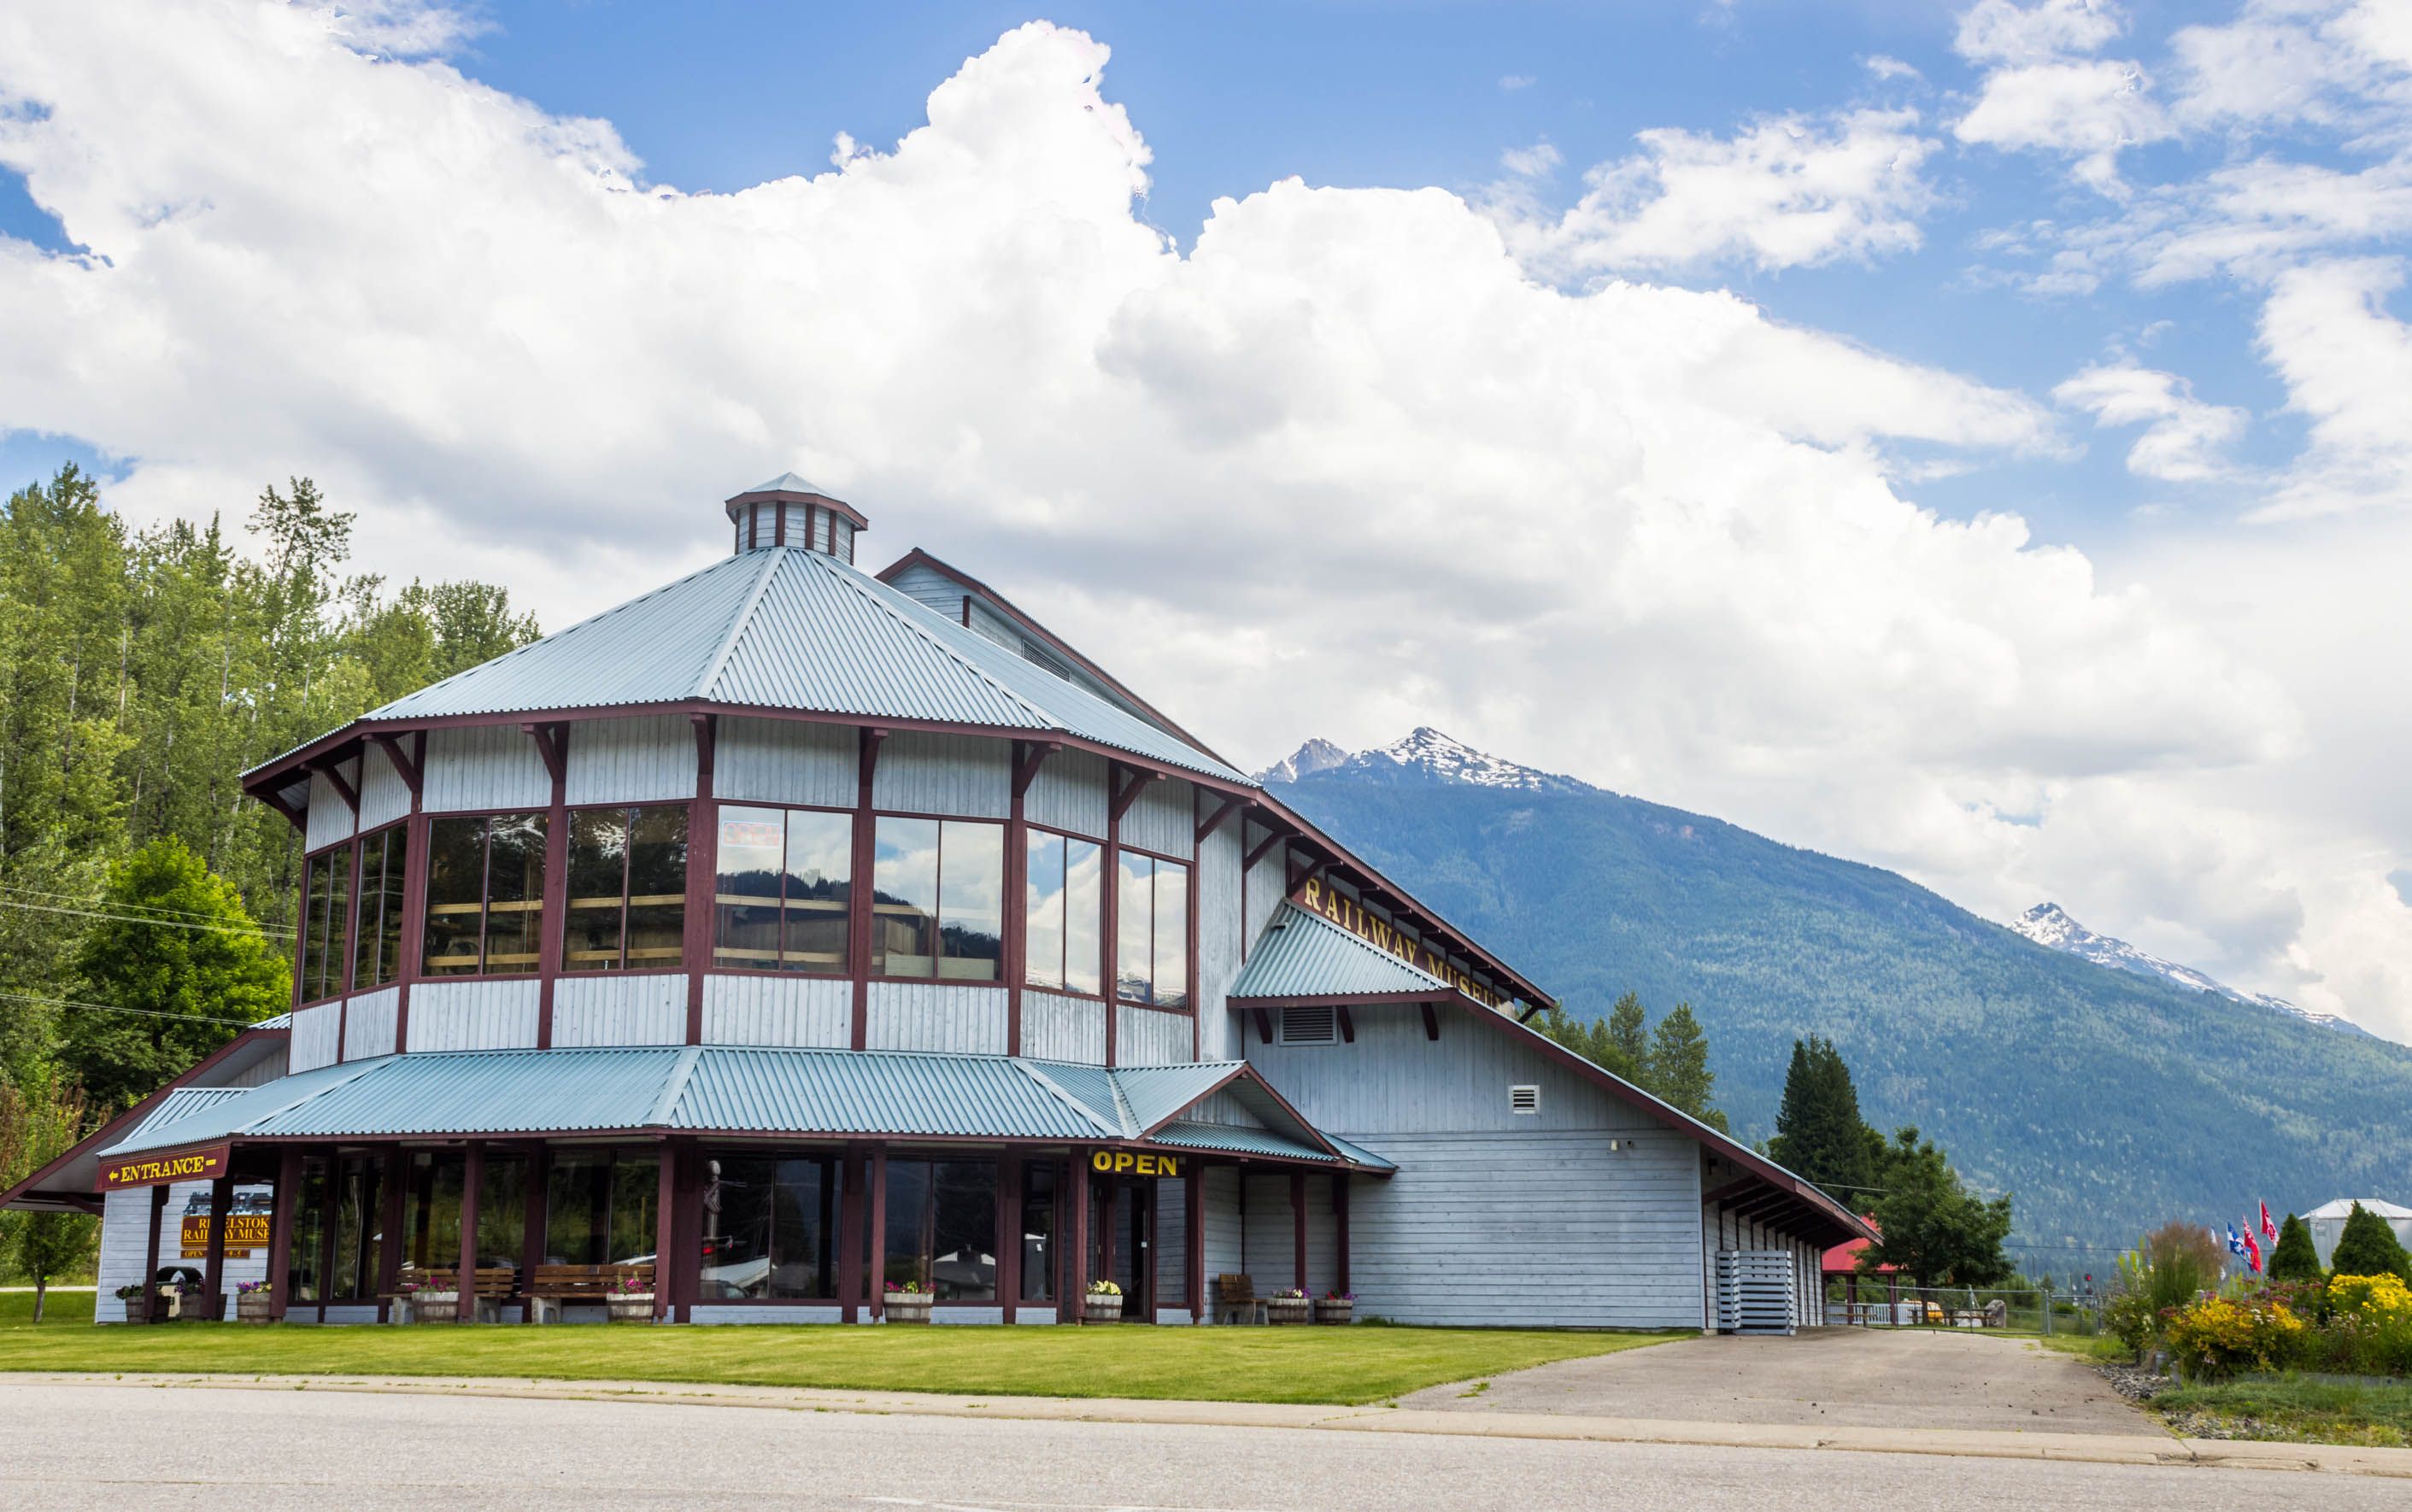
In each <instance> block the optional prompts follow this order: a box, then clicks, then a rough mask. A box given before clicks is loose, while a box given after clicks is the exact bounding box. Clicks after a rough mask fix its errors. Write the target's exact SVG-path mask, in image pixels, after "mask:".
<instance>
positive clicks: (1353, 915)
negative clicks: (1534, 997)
mask: <svg viewBox="0 0 2412 1512" xmlns="http://www.w3.org/2000/svg"><path fill="white" fill-rule="evenodd" d="M1289 901H1290V903H1292V904H1293V905H1295V906H1297V907H1300V908H1303V909H1305V910H1306V911H1307V912H1308V913H1310V914H1320V915H1322V916H1323V917H1325V918H1327V919H1330V920H1331V922H1332V923H1334V924H1337V925H1339V926H1340V927H1341V928H1342V929H1344V930H1346V931H1347V932H1349V933H1351V934H1353V935H1355V936H1357V938H1359V939H1360V940H1362V941H1364V942H1365V943H1366V944H1367V945H1370V946H1374V947H1377V948H1379V949H1383V950H1387V951H1389V952H1390V954H1391V955H1394V956H1396V957H1398V958H1399V959H1400V960H1401V961H1404V962H1406V963H1407V964H1408V965H1410V966H1413V967H1415V968H1416V969H1417V970H1418V971H1420V972H1424V973H1426V974H1428V975H1430V976H1437V977H1439V978H1440V979H1441V980H1442V981H1445V982H1447V983H1449V986H1451V987H1454V988H1456V989H1457V990H1458V991H1460V992H1462V993H1463V994H1464V995H1465V996H1467V997H1470V998H1472V999H1473V1000H1474V1001H1475V1002H1477V1003H1479V1004H1481V1005H1482V1006H1484V1007H1486V1008H1496V1007H1499V1006H1502V1005H1504V1004H1505V1003H1506V1002H1507V999H1506V998H1505V997H1504V996H1502V995H1501V994H1500V993H1499V992H1497V991H1493V988H1492V987H1491V985H1490V984H1489V983H1487V982H1484V981H1482V980H1481V979H1479V978H1478V977H1476V976H1472V975H1470V974H1469V973H1466V972H1463V971H1460V970H1459V969H1458V968H1457V967H1455V966H1452V965H1450V964H1449V957H1448V956H1447V955H1446V954H1444V953H1443V952H1441V951H1438V950H1434V949H1433V948H1432V947H1430V946H1424V945H1418V944H1417V943H1416V942H1415V940H1414V939H1412V938H1411V937H1409V936H1408V934H1407V932H1405V931H1404V930H1402V929H1400V928H1399V927H1398V926H1397V925H1395V924H1392V923H1391V922H1390V920H1388V919H1383V918H1375V917H1374V916H1373V915H1371V914H1369V913H1367V912H1366V911H1365V910H1364V909H1362V908H1360V907H1359V906H1358V905H1357V903H1356V900H1354V899H1352V898H1350V897H1349V896H1348V895H1347V894H1346V893H1344V892H1341V891H1339V890H1338V889H1336V888H1327V887H1325V886H1324V885H1323V879H1322V878H1320V877H1310V878H1308V879H1307V882H1306V885H1305V886H1304V887H1302V888H1299V889H1298V891H1297V892H1296V893H1294V894H1292V895H1291V897H1290V900H1289Z"/></svg>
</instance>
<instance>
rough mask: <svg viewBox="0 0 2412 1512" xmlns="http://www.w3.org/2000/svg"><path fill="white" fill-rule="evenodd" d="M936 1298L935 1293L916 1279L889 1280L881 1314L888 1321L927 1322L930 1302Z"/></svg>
mask: <svg viewBox="0 0 2412 1512" xmlns="http://www.w3.org/2000/svg"><path fill="white" fill-rule="evenodd" d="M936 1299H937V1297H936V1294H935V1293H934V1292H932V1291H931V1290H930V1288H929V1287H927V1286H924V1285H923V1284H920V1283H919V1282H918V1281H907V1282H903V1283H898V1282H893V1281H891V1282H890V1283H889V1284H888V1292H887V1297H886V1305H885V1307H884V1308H883V1310H882V1315H884V1316H885V1317H886V1318H887V1319H888V1321H889V1322H890V1323H927V1322H929V1321H930V1304H931V1303H932V1302H933V1301H935V1300H936Z"/></svg>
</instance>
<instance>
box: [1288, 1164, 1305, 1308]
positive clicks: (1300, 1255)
mask: <svg viewBox="0 0 2412 1512" xmlns="http://www.w3.org/2000/svg"><path fill="white" fill-rule="evenodd" d="M1289 1222H1290V1230H1291V1235H1292V1239H1293V1247H1294V1250H1295V1259H1296V1261H1297V1265H1296V1270H1297V1272H1298V1279H1297V1280H1296V1281H1293V1282H1291V1283H1290V1284H1291V1285H1293V1286H1296V1287H1297V1288H1298V1289H1299V1290H1301V1291H1304V1290H1306V1172H1304V1171H1292V1172H1290V1173H1289Z"/></svg>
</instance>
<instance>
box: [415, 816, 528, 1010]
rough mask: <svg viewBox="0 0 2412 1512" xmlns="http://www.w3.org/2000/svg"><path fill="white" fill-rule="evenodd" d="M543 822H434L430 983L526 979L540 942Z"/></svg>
mask: <svg viewBox="0 0 2412 1512" xmlns="http://www.w3.org/2000/svg"><path fill="white" fill-rule="evenodd" d="M544 820H545V816H544V815H542V814H495V815H475V816H469V815H460V816H455V815H439V816H437V817H436V818H434V819H431V820H429V821H428V825H427V943H426V947H425V949H424V950H423V951H422V953H421V955H420V958H419V970H420V972H421V973H422V974H423V975H425V976H478V975H480V974H486V975H497V976H500V975H510V974H516V973H521V972H533V971H535V970H536V969H537V961H538V959H539V957H538V951H539V948H540V942H541V941H542V940H543V938H544Z"/></svg>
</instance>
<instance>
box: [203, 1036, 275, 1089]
mask: <svg viewBox="0 0 2412 1512" xmlns="http://www.w3.org/2000/svg"><path fill="white" fill-rule="evenodd" d="M291 1043H292V1042H291V1041H289V1040H288V1041H287V1042H286V1045H285V1046H283V1047H280V1048H279V1049H278V1050H275V1051H274V1052H273V1053H272V1054H268V1055H263V1056H261V1057H260V1058H259V1059H258V1060H257V1061H254V1062H252V1063H251V1064H249V1065H246V1066H244V1067H243V1069H242V1070H240V1071H238V1072H236V1073H235V1074H234V1075H232V1076H230V1077H227V1078H225V1079H222V1080H213V1081H211V1082H210V1083H208V1084H209V1085H211V1086H213V1087H265V1086H267V1085H268V1084H269V1083H270V1082H272V1081H277V1080H282V1079H284V1078H286V1077H288V1076H291V1075H292V1074H293V1073H292V1071H291V1069H290V1067H289V1066H288V1064H287V1061H288V1058H289V1056H290V1054H291V1049H290V1047H291Z"/></svg>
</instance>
